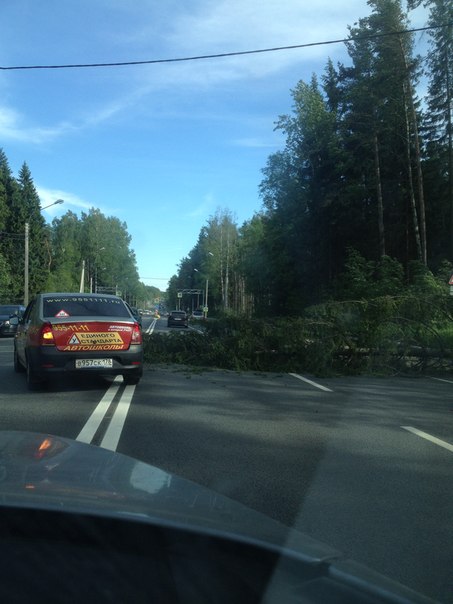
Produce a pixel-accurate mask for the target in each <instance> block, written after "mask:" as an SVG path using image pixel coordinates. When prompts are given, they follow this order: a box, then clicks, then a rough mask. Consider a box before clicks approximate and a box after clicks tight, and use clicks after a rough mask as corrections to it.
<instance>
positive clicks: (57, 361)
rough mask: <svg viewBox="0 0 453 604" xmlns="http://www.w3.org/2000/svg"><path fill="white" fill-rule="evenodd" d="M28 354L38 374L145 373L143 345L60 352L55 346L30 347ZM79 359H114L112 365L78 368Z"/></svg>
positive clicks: (42, 375) (137, 374)
mask: <svg viewBox="0 0 453 604" xmlns="http://www.w3.org/2000/svg"><path fill="white" fill-rule="evenodd" d="M28 356H29V359H30V362H31V364H32V366H33V371H34V373H35V375H36V376H41V377H44V376H46V375H49V374H54V373H74V374H79V373H98V374H101V375H125V376H126V375H135V376H140V375H141V374H142V373H143V347H142V346H131V348H130V349H129V350H122V351H121V353H119V352H118V351H114V352H113V351H108V350H106V351H96V352H86V353H83V354H82V353H77V354H74V353H72V352H60V351H58V350H57V349H56V348H55V347H54V346H49V347H46V346H42V347H40V348H29V349H28ZM77 359H112V367H89V368H83V369H77V368H76V363H75V362H76V360H77Z"/></svg>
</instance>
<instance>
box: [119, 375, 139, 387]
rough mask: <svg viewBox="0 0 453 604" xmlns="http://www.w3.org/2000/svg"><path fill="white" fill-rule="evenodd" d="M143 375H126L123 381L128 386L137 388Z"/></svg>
mask: <svg viewBox="0 0 453 604" xmlns="http://www.w3.org/2000/svg"><path fill="white" fill-rule="evenodd" d="M141 377H142V376H141V375H124V376H123V380H124V383H125V384H126V386H135V385H136V384H138V383H139V381H140V378H141Z"/></svg>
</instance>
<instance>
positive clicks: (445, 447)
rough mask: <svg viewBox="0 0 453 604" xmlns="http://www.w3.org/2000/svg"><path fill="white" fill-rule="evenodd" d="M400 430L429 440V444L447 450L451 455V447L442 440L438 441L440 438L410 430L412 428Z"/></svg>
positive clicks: (404, 427)
mask: <svg viewBox="0 0 453 604" xmlns="http://www.w3.org/2000/svg"><path fill="white" fill-rule="evenodd" d="M401 428H402V429H403V430H407V431H408V432H412V434H416V435H417V436H420V437H421V438H425V439H426V440H429V441H430V442H432V443H434V444H435V445H438V446H439V447H443V448H444V449H447V451H451V452H452V453H453V445H450V443H447V442H445V441H444V440H440V438H436V437H435V436H431V434H428V433H427V432H422V431H421V430H417V428H412V426H401Z"/></svg>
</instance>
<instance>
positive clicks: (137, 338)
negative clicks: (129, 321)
mask: <svg viewBox="0 0 453 604" xmlns="http://www.w3.org/2000/svg"><path fill="white" fill-rule="evenodd" d="M141 343H142V331H141V329H140V325H139V324H138V323H134V327H133V329H132V340H131V344H141Z"/></svg>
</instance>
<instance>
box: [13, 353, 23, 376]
mask: <svg viewBox="0 0 453 604" xmlns="http://www.w3.org/2000/svg"><path fill="white" fill-rule="evenodd" d="M14 371H15V372H16V373H23V372H24V371H25V367H24V366H23V365H22V363H21V362H20V360H19V356H18V354H17V350H16V349H15V348H14Z"/></svg>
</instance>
